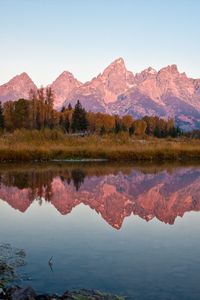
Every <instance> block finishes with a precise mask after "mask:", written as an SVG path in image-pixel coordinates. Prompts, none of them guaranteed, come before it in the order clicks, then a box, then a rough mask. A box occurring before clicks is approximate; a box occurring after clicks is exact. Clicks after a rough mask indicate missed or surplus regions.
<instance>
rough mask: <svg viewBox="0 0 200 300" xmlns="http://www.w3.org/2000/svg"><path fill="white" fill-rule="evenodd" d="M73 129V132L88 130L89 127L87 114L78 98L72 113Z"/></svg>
mask: <svg viewBox="0 0 200 300" xmlns="http://www.w3.org/2000/svg"><path fill="white" fill-rule="evenodd" d="M71 127H72V130H73V132H80V131H86V130H87V128H88V121H87V114H86V111H85V109H84V108H83V107H82V105H81V103H80V101H79V100H78V101H77V103H76V105H75V108H74V111H73V114H72V125H71Z"/></svg>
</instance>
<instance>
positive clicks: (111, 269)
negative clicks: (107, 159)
mask: <svg viewBox="0 0 200 300" xmlns="http://www.w3.org/2000/svg"><path fill="white" fill-rule="evenodd" d="M0 179H1V180H0V181H1V186H0V199H1V200H0V243H4V242H6V243H10V244H11V245H13V246H14V247H18V248H24V249H25V251H26V253H27V259H26V260H27V264H26V266H25V267H23V268H21V269H20V270H19V273H20V275H21V276H22V280H21V282H20V284H21V285H32V286H33V287H34V288H35V289H36V290H37V291H38V292H42V293H43V292H58V293H62V292H64V291H65V290H66V289H79V288H93V289H99V290H102V291H105V292H111V293H114V294H120V295H125V296H128V297H129V298H130V299H136V300H137V299H138V300H139V299H145V300H146V299H187V300H190V299H199V297H200V285H199V278H200V255H199V251H200V238H199V237H200V234H199V231H200V230H199V228H200V167H198V166H195V165H192V164H189V165H187V166H186V165H185V166H180V165H177V166H176V165H163V166H155V165H134V166H130V165H113V164H111V165H110V164H108V163H96V164H95V163H92V164H89V163H87V164H74V165H71V164H62V165H61V164H52V165H49V164H45V165H44V164H42V165H33V164H31V165H25V166H24V165H9V166H8V165H2V166H1V167H0ZM52 256H53V259H52V261H53V266H52V269H51V268H50V266H49V264H48V261H49V259H50V257H52ZM28 279H29V280H31V281H29V280H28Z"/></svg>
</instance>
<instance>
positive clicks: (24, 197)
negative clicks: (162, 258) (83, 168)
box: [0, 169, 200, 229]
mask: <svg viewBox="0 0 200 300" xmlns="http://www.w3.org/2000/svg"><path fill="white" fill-rule="evenodd" d="M50 187H51V188H50V190H49V191H48V193H47V187H43V188H42V189H37V188H36V194H35V196H34V197H35V198H37V196H38V195H37V193H40V197H43V198H46V199H47V195H50V196H48V197H49V198H48V201H50V202H51V204H52V205H53V206H54V207H55V208H56V209H57V210H58V211H59V212H60V213H61V214H62V215H66V214H69V213H70V212H71V211H72V209H73V208H74V207H76V206H77V205H79V204H81V203H82V204H84V205H87V206H89V207H90V208H91V209H93V210H95V211H96V212H97V213H98V214H100V215H101V217H102V218H103V219H104V220H106V222H107V223H108V224H110V225H111V226H112V227H114V228H116V229H120V228H121V226H122V224H123V221H124V219H125V218H126V217H127V216H130V215H131V214H132V213H133V214H134V215H138V216H139V217H140V218H142V219H144V220H146V221H148V222H149V221H151V220H152V219H154V218H157V219H158V220H160V221H162V222H164V223H168V224H173V223H174V222H175V219H176V218H177V217H178V216H179V217H183V215H184V214H185V212H187V211H199V210H200V172H199V171H198V170H193V169H180V170H178V171H174V172H173V173H172V174H168V173H167V172H160V173H157V174H143V173H141V172H136V171H133V172H132V173H131V174H130V175H128V176H127V175H126V176H124V175H123V174H121V173H119V174H118V175H115V176H113V175H107V176H100V177H95V184H94V182H93V179H92V177H86V178H85V180H84V182H83V184H82V185H81V187H80V189H79V190H78V191H77V190H76V188H75V186H74V183H73V182H72V181H71V183H70V184H68V183H67V181H66V180H65V179H63V180H61V179H60V177H55V178H54V179H53V180H52V181H51V184H50ZM32 196H33V193H32V191H31V189H30V188H25V189H21V190H20V189H19V188H17V187H10V186H5V185H4V183H2V184H1V188H0V198H1V199H3V200H4V201H6V202H7V203H9V205H11V206H12V207H14V208H15V209H18V210H20V211H21V212H25V211H26V209H27V208H28V207H29V206H30V205H31V203H32V200H33V198H31V197H32Z"/></svg>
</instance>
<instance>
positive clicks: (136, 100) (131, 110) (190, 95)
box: [0, 58, 200, 129]
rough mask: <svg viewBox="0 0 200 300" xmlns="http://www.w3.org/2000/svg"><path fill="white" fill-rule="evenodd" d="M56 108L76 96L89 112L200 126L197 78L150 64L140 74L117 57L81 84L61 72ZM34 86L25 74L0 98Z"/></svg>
mask: <svg viewBox="0 0 200 300" xmlns="http://www.w3.org/2000/svg"><path fill="white" fill-rule="evenodd" d="M50 86H51V87H52V89H53V90H54V92H55V108H56V109H61V107H62V106H67V105H68V104H69V103H71V104H72V105H73V106H74V105H75V103H76V102H77V100H78V99H79V100H80V101H81V103H82V105H83V106H84V107H85V108H86V110H88V111H94V112H98V111H99V112H106V113H110V114H120V115H125V114H130V115H132V116H133V117H134V118H141V117H143V116H144V115H158V116H160V117H164V118H169V117H173V118H175V120H176V122H177V124H178V125H181V126H182V128H183V129H184V128H185V129H193V128H200V122H199V121H200V79H192V78H189V77H187V75H186V74H185V73H180V72H179V71H178V68H177V66H176V65H170V66H167V67H164V68H162V69H160V70H159V71H156V70H154V69H153V68H151V67H149V68H147V69H145V70H143V71H142V72H140V73H136V74H133V73H132V72H131V71H128V70H127V68H126V66H125V63H124V60H123V59H122V58H118V59H116V60H115V61H113V62H112V63H111V64H110V65H109V66H108V67H107V68H106V69H105V70H104V71H103V72H102V73H100V74H99V75H98V76H97V77H95V78H93V79H92V80H90V81H88V82H86V83H81V82H80V81H78V80H77V79H76V78H75V77H74V76H73V74H72V73H70V72H67V71H64V72H63V73H62V74H61V75H60V76H59V77H58V78H57V79H56V80H55V81H54V82H53V83H52V84H50ZM35 88H36V85H35V84H34V83H33V81H32V80H31V79H30V77H29V76H28V75H27V74H26V73H22V74H21V75H17V76H15V77H14V78H13V79H11V80H10V81H9V82H8V83H6V84H4V85H1V86H0V101H2V102H3V103H4V102H5V101H8V100H17V99H18V98H27V97H28V94H29V91H30V89H35Z"/></svg>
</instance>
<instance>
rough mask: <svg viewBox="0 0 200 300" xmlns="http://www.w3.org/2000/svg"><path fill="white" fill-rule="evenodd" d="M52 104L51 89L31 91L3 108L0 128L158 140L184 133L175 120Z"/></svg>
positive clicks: (78, 105) (0, 108)
mask: <svg viewBox="0 0 200 300" xmlns="http://www.w3.org/2000/svg"><path fill="white" fill-rule="evenodd" d="M53 104H54V93H53V91H52V89H51V88H50V87H49V88H46V89H44V88H40V89H38V90H37V91H33V90H31V91H30V97H29V99H28V100H27V99H19V100H18V101H8V102H6V103H5V104H4V106H3V107H2V106H1V105H0V128H1V129H2V130H5V131H8V132H13V131H14V130H15V129H22V128H24V129H30V130H33V129H36V130H42V129H45V128H49V129H61V130H63V131H64V132H65V133H66V134H73V133H88V134H99V135H103V134H106V133H113V132H114V133H116V134H117V133H120V132H128V133H129V134H130V135H136V136H143V135H145V134H147V135H150V136H156V137H167V136H171V137H177V136H179V135H180V134H181V131H180V129H179V128H178V127H176V126H175V124H174V120H173V119H168V120H164V119H162V118H159V117H157V116H151V117H150V116H145V117H144V118H142V119H140V120H134V119H133V118H132V116H130V115H126V116H119V115H109V114H106V113H100V112H98V113H93V112H86V110H85V109H84V108H83V107H82V105H81V103H80V101H79V100H78V101H77V104H76V105H75V107H74V108H73V107H72V106H71V104H69V105H68V107H66V108H65V107H63V108H62V109H61V111H57V110H55V109H54V108H53V106H54V105H53Z"/></svg>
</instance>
